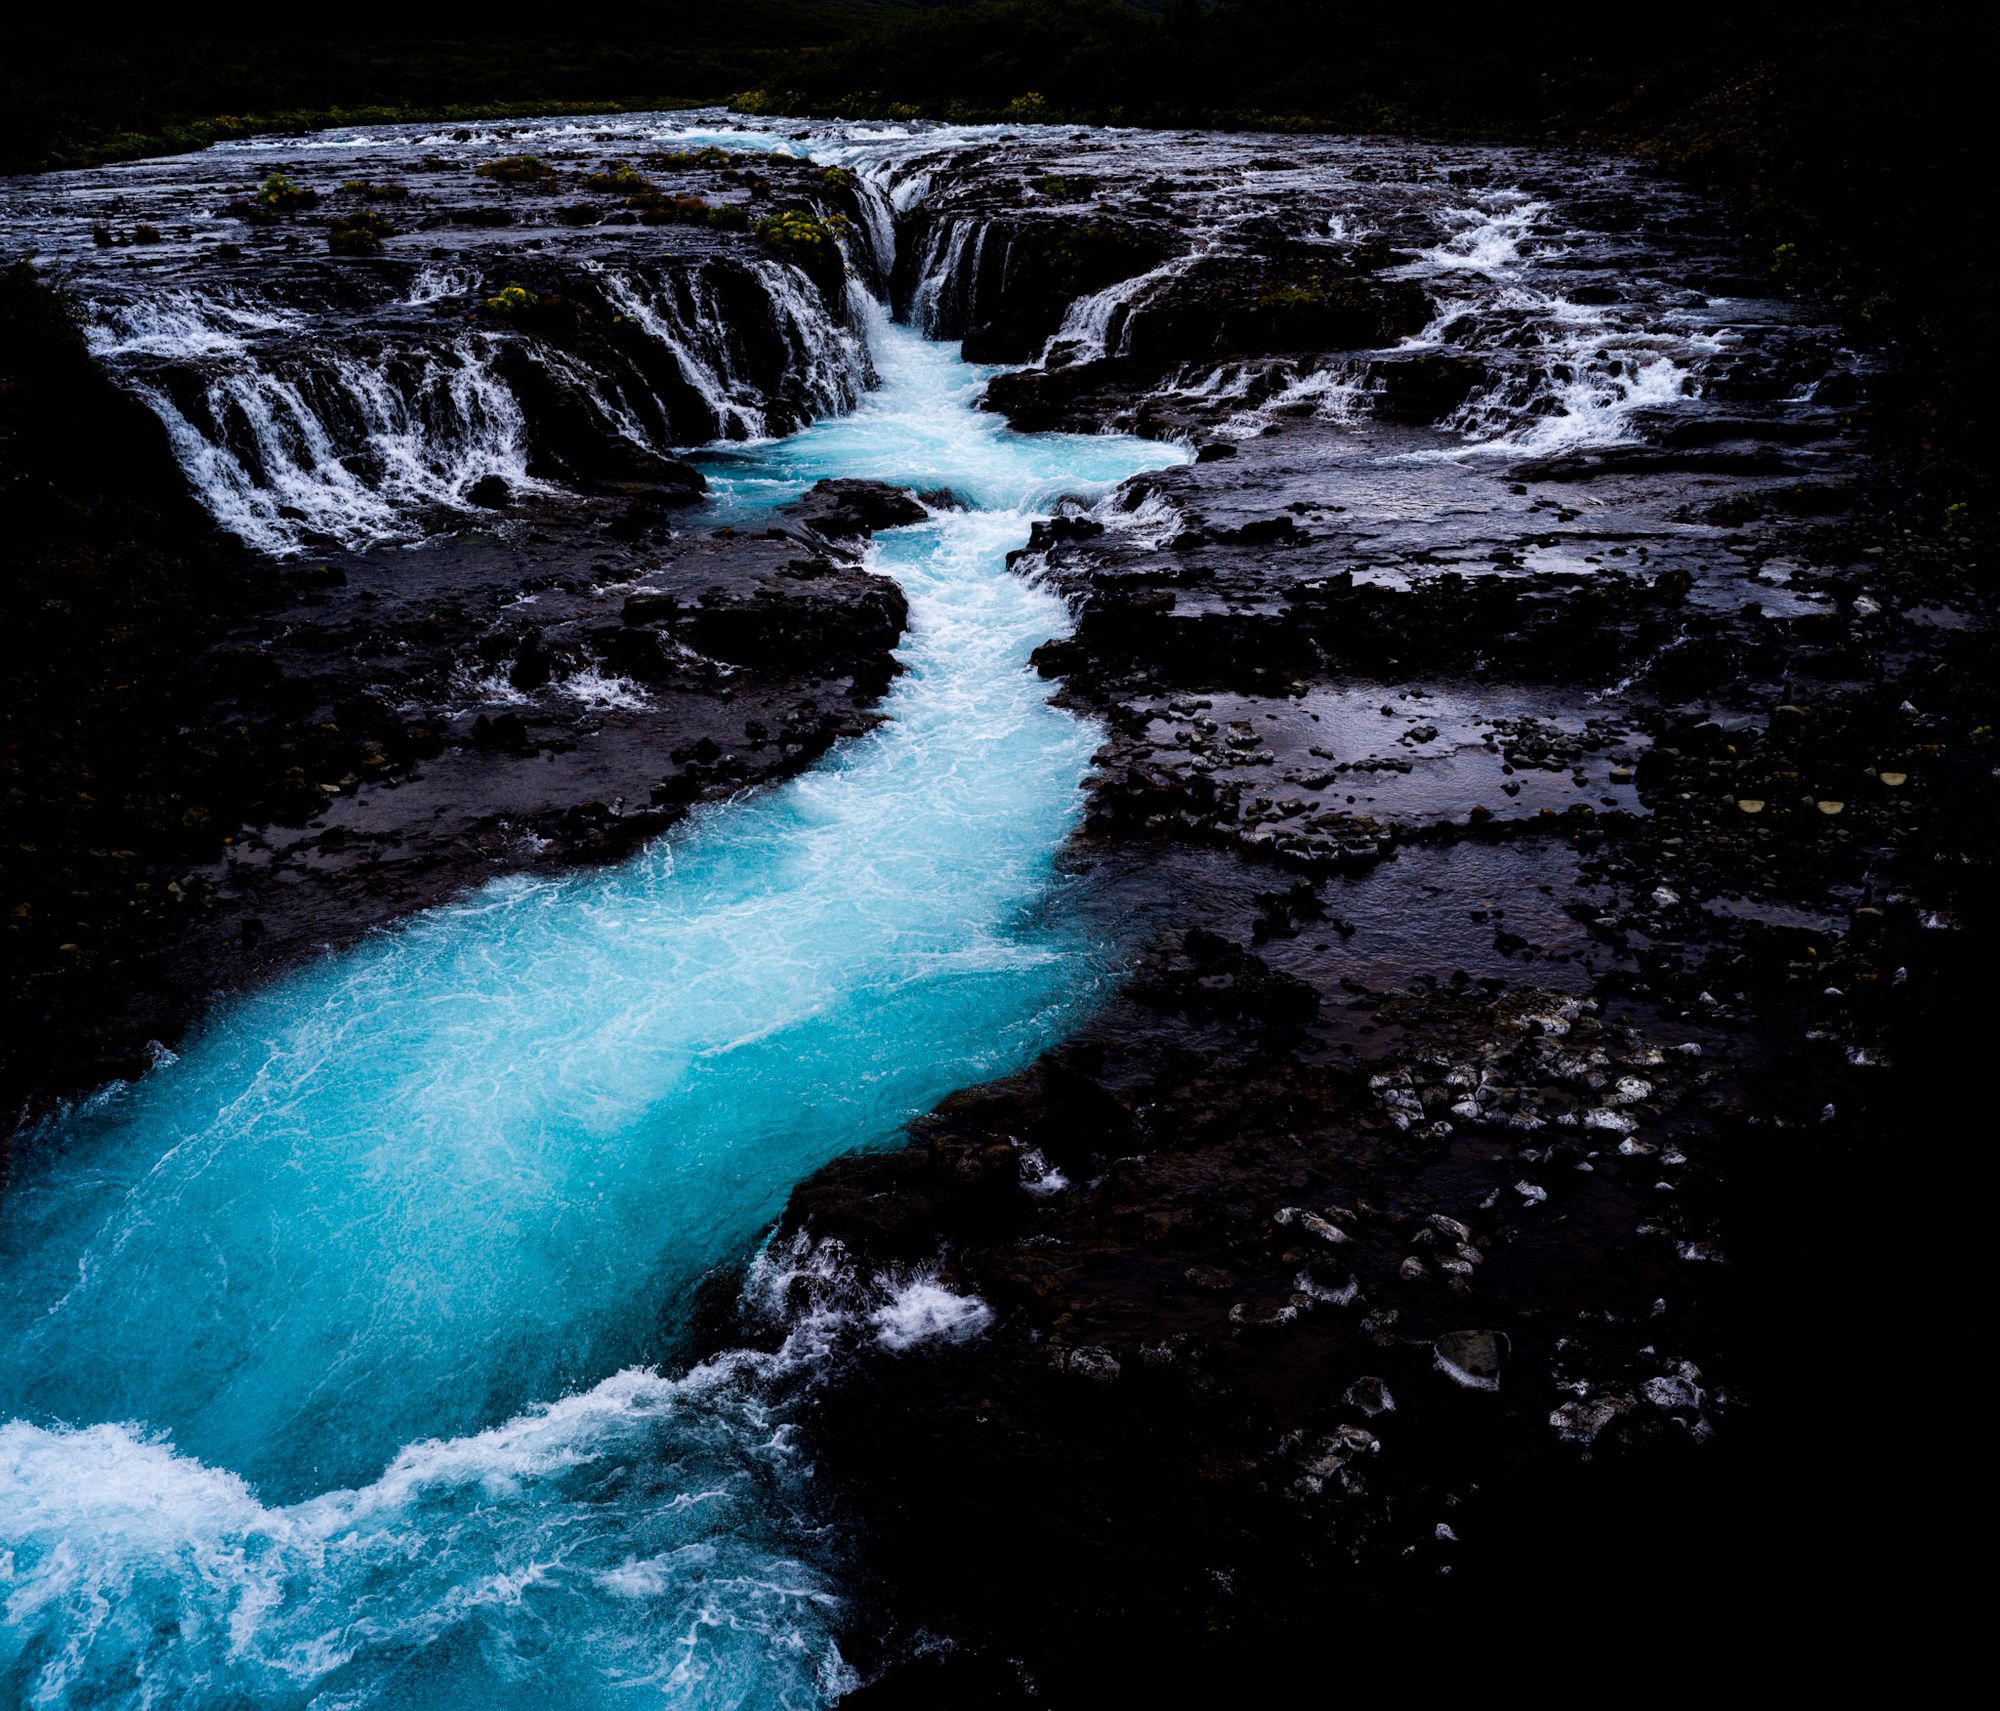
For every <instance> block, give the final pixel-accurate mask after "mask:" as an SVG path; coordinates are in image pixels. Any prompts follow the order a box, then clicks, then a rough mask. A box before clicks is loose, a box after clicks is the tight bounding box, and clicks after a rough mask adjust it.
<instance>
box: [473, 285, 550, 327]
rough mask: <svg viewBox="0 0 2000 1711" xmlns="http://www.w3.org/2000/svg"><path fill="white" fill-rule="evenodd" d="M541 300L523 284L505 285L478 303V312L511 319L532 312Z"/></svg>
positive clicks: (539, 305) (539, 304)
mask: <svg viewBox="0 0 2000 1711" xmlns="http://www.w3.org/2000/svg"><path fill="white" fill-rule="evenodd" d="M541 302H542V300H541V298H540V297H539V296H538V295H537V294H536V293H534V292H532V291H530V290H529V289H528V288H527V287H526V286H525V285H505V286H502V287H501V288H500V290H498V291H496V292H495V293H494V294H493V295H492V296H491V297H489V298H487V299H486V301H485V302H483V303H482V304H480V305H479V312H480V313H481V314H483V315H496V316H498V317H500V318H501V319H502V320H513V319H516V318H518V317H520V316H523V315H530V314H533V313H534V311H535V310H536V309H538V308H540V307H541Z"/></svg>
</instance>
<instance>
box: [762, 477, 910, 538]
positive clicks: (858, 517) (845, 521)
mask: <svg viewBox="0 0 2000 1711" xmlns="http://www.w3.org/2000/svg"><path fill="white" fill-rule="evenodd" d="M788 513H789V515H791V516H794V517H796V518H798V520H799V521H800V522H801V523H804V524H805V525H806V526H807V527H809V528H813V529H817V530H818V531H819V532H820V533H821V534H822V535H825V536H827V537H828V538H829V539H831V540H849V539H852V538H853V537H854V536H856V535H866V534H871V533H873V532H874V531H875V530H876V529H895V528H900V527H902V526H903V525H904V524H906V523H921V522H922V521H923V520H924V518H925V517H927V516H929V515H930V513H929V512H928V511H926V510H925V509H924V507H923V505H922V504H921V503H920V502H919V501H918V499H917V498H916V496H915V495H913V494H911V493H910V492H909V491H908V490H907V489H904V488H900V487H890V486H888V485H887V484H886V483H884V482H880V481H858V480H855V479H853V478H851V477H848V478H842V479H840V480H834V481H821V482H818V483H816V484H815V485H814V486H813V488H812V489H811V490H810V491H809V492H808V493H807V494H806V496H805V497H804V498H803V499H801V500H799V501H798V502H797V503H796V504H794V505H792V506H790V507H788Z"/></svg>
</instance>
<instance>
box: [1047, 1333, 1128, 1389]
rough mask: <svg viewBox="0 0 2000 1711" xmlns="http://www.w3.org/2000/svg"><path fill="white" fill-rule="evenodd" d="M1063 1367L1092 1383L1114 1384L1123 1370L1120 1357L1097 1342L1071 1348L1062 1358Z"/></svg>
mask: <svg viewBox="0 0 2000 1711" xmlns="http://www.w3.org/2000/svg"><path fill="white" fill-rule="evenodd" d="M1062 1369H1063V1371H1065V1372H1068V1373H1070V1374H1071V1375H1073V1376H1074V1377H1077V1378H1082V1379H1087V1380H1089V1381H1090V1382H1091V1383H1092V1384H1114V1383H1116V1382H1117V1379H1118V1374H1119V1373H1120V1372H1121V1371H1122V1370H1123V1368H1121V1367H1120V1366H1119V1364H1118V1357H1117V1356H1116V1355H1114V1354H1113V1353H1112V1352H1111V1351H1110V1350H1109V1349H1107V1348H1104V1347H1102V1346H1100V1345H1099V1344H1097V1343H1085V1344H1084V1345H1083V1346H1082V1347H1081V1348H1074V1349H1071V1350H1070V1351H1069V1353H1068V1355H1067V1356H1065V1357H1064V1358H1063V1360H1062Z"/></svg>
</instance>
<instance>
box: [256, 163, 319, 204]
mask: <svg viewBox="0 0 2000 1711" xmlns="http://www.w3.org/2000/svg"><path fill="white" fill-rule="evenodd" d="M318 203H319V192H318V191H317V190H308V189H307V188H306V187H305V186H304V185H303V184H298V183H294V182H293V181H292V180H291V179H289V178H287V177H286V176H285V175H284V174H283V173H282V172H274V173H272V174H271V176H270V177H269V178H267V179H265V180H264V182H263V183H262V184H260V185H258V186H257V205H258V206H259V207H260V208H264V209H267V210H268V211H269V212H271V213H273V214H295V213H297V212H298V211H299V209H301V208H312V207H316V206H317V205H318Z"/></svg>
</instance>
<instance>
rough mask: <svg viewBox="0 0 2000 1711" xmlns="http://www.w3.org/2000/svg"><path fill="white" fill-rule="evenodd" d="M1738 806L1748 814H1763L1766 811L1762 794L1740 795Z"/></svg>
mask: <svg viewBox="0 0 2000 1711" xmlns="http://www.w3.org/2000/svg"><path fill="white" fill-rule="evenodd" d="M1736 806H1737V807H1739V808H1741V809H1742V810H1743V812H1744V813H1746V814H1761V813H1763V812H1764V799H1763V798H1762V797H1761V796H1739V797H1738V798H1737V799H1736Z"/></svg>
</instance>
